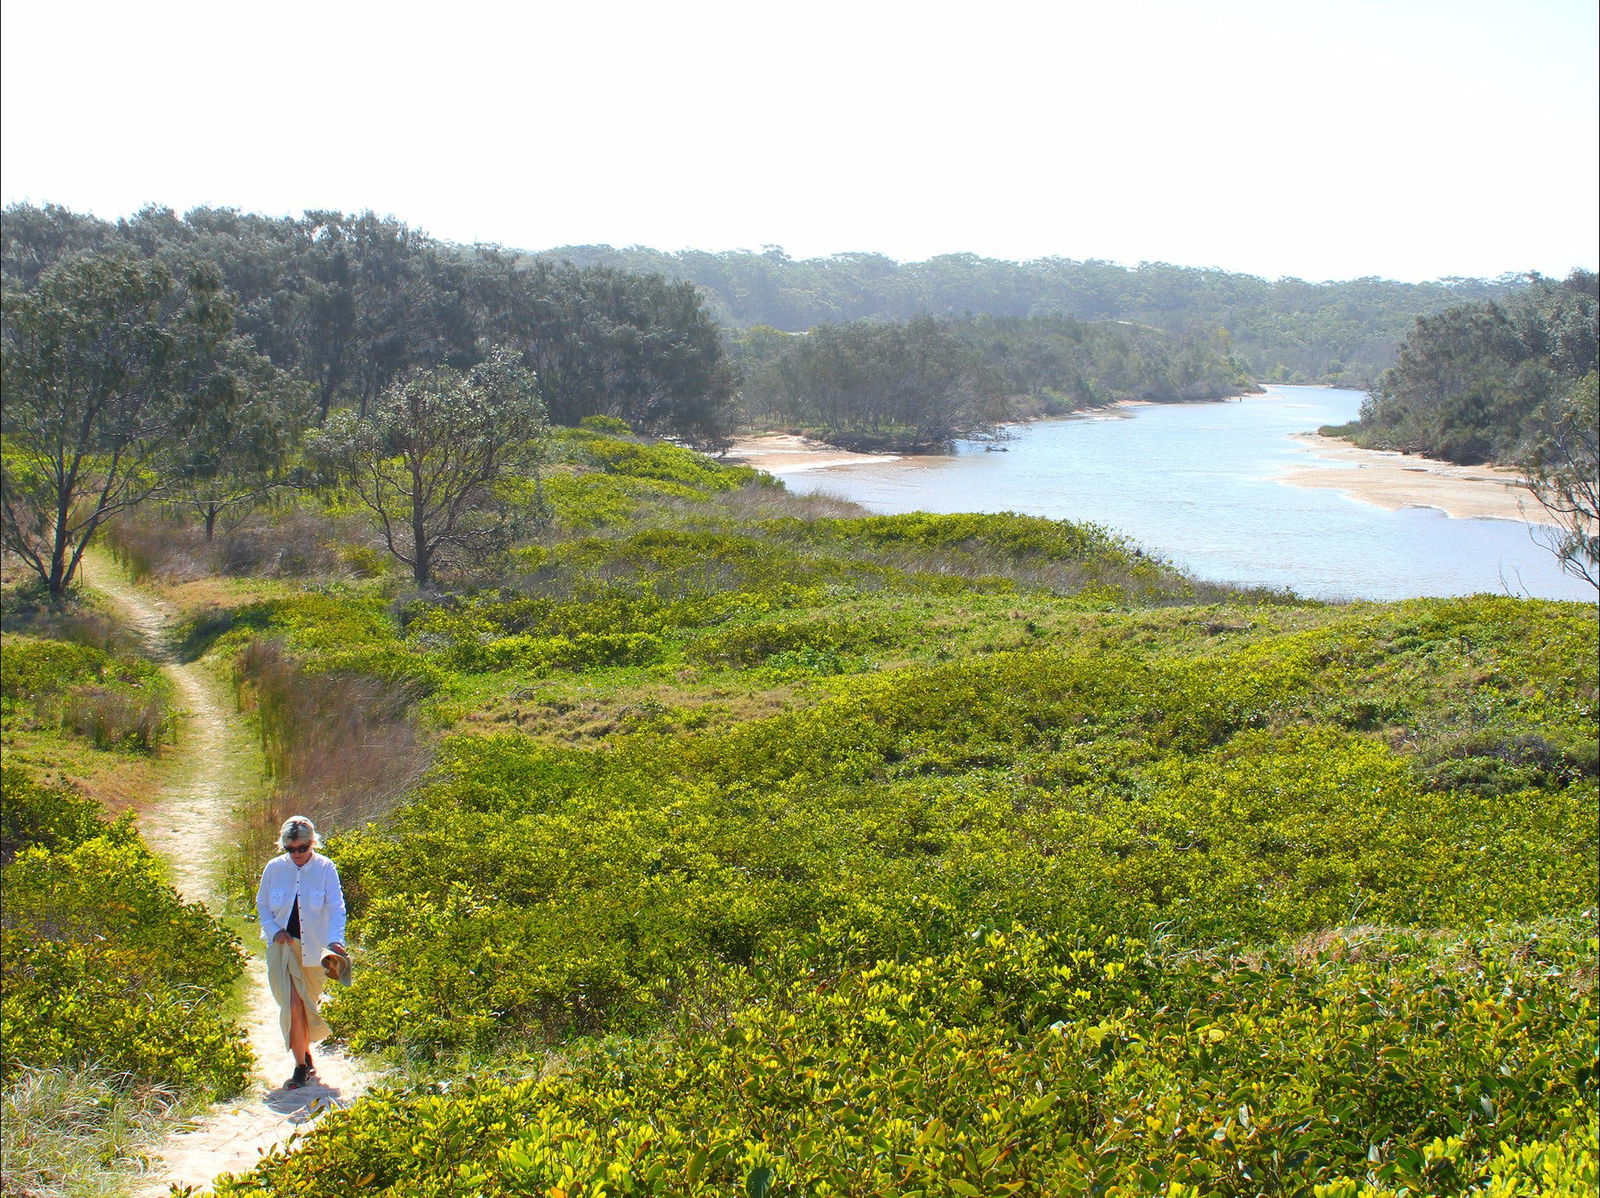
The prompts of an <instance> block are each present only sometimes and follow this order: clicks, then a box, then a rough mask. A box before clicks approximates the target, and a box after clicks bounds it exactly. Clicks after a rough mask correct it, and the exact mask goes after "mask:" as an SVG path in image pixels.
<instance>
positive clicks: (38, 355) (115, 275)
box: [0, 257, 259, 601]
mask: <svg viewBox="0 0 1600 1198" xmlns="http://www.w3.org/2000/svg"><path fill="white" fill-rule="evenodd" d="M232 321H233V314H232V307H231V305H230V303H229V301H228V298H227V296H226V295H225V293H224V292H223V291H222V286H221V279H220V277H219V275H218V274H217V272H216V271H215V270H214V269H210V268H205V267H200V268H196V269H194V270H192V271H191V272H190V273H189V274H188V275H186V276H185V277H183V278H178V277H176V276H174V274H173V273H172V272H171V271H170V270H169V269H168V268H167V267H166V266H164V265H163V264H161V263H160V262H155V261H149V260H145V261H140V260H137V259H132V258H126V257H91V258H82V259H72V260H68V261H66V262H64V263H63V264H61V265H60V266H58V267H55V268H53V269H51V270H49V271H47V272H45V273H44V274H43V275H41V276H40V277H39V280H38V283H37V286H36V287H35V288H34V289H33V290H31V291H26V292H23V291H14V290H8V291H7V292H6V294H5V298H4V335H3V354H4V379H5V405H4V409H3V415H0V436H3V453H0V468H3V473H0V535H3V538H4V545H5V548H6V549H7V550H8V551H10V552H11V553H14V554H16V555H17V557H19V558H20V559H21V560H22V561H23V562H25V563H26V564H27V566H28V567H29V568H30V569H31V570H32V571H33V572H34V573H35V574H37V576H38V577H39V579H40V581H41V582H42V583H43V584H44V585H45V587H46V588H47V589H48V591H49V593H50V596H51V598H52V600H56V601H59V600H60V599H61V598H62V597H63V596H64V595H65V593H66V591H67V589H68V587H69V586H70V585H71V583H72V578H73V575H74V574H75V573H76V571H77V569H78V566H79V564H80V562H81V561H82V559H83V553H84V550H85V549H86V548H87V547H88V545H89V543H90V542H91V540H92V539H93V538H94V535H95V533H96V531H97V530H98V529H99V528H100V526H101V525H102V524H104V523H105V521H106V520H107V519H109V518H110V517H111V516H113V515H115V514H116V513H118V512H121V511H125V510H127V509H128V508H130V507H133V506H135V505H137V504H139V503H141V502H143V501H145V500H147V499H149V498H151V497H152V496H155V495H158V494H164V493H170V492H171V491H173V490H174V489H175V488H177V487H178V486H179V485H180V484H181V482H182V480H183V479H184V477H185V476H186V471H185V464H186V457H187V455H188V454H189V453H190V452H191V450H192V447H193V444H194V443H195V440H196V438H197V437H198V438H200V439H201V440H204V439H205V438H206V437H207V436H208V433H207V431H206V430H208V429H214V428H217V427H219V426H227V425H229V424H231V423H233V421H234V420H235V419H236V418H238V417H240V416H241V415H242V414H243V413H244V412H245V411H246V410H247V409H248V407H249V406H250V404H251V402H252V398H253V396H252V391H251V387H250V383H251V381H252V380H251V378H250V374H251V373H252V372H253V371H254V367H255V364H254V363H252V362H250V361H249V359H250V357H251V355H250V354H249V352H248V350H246V349H245V348H244V347H242V346H240V345H237V344H231V343H230V338H231V335H232V327H233V326H232ZM241 365H242V366H244V367H245V369H244V370H240V369H235V367H238V366H241ZM258 377H259V375H258Z"/></svg>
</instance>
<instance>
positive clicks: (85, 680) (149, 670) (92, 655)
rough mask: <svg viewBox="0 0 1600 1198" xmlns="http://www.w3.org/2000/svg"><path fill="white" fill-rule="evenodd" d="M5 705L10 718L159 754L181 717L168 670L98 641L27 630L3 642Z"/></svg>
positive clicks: (1, 694)
mask: <svg viewBox="0 0 1600 1198" xmlns="http://www.w3.org/2000/svg"><path fill="white" fill-rule="evenodd" d="M0 676H3V680H0V702H3V703H4V707H5V711H6V718H7V719H8V720H25V719H27V718H29V717H30V716H31V718H32V719H34V720H35V721H38V722H41V723H46V724H53V725H58V726H60V727H62V728H65V729H67V730H68V731H70V732H73V733H75V734H77V735H79V736H81V737H83V738H84V739H86V740H88V741H89V742H90V743H91V744H93V745H94V746H95V747H96V748H97V749H122V750H127V751H132V752H138V753H152V752H154V751H155V750H156V749H157V748H158V747H160V745H161V744H163V743H164V742H165V741H167V740H168V739H170V738H171V737H172V735H173V727H174V723H175V717H174V714H173V712H172V711H171V709H170V706H169V696H168V686H167V683H166V681H165V679H164V677H163V676H162V674H161V671H160V670H159V669H158V668H157V667H156V666H154V665H153V664H151V663H150V662H148V661H144V660H143V659H141V658H137V657H132V656H128V655H118V654H113V653H110V652H107V651H106V650H104V649H99V648H95V647H94V646H91V645H84V644H78V643H75V642H71V641H61V640H53V639H45V638H40V637H32V636H25V635H19V634H11V635H8V636H7V637H6V638H5V639H4V640H3V642H0Z"/></svg>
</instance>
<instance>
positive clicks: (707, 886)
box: [206, 434, 1597, 1195]
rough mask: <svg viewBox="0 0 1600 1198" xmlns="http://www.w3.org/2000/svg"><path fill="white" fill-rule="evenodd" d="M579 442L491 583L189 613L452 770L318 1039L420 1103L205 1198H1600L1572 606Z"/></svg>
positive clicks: (1589, 763) (389, 812)
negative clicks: (385, 717) (880, 501)
mask: <svg viewBox="0 0 1600 1198" xmlns="http://www.w3.org/2000/svg"><path fill="white" fill-rule="evenodd" d="M611 442H615V444H612V443H611ZM574 443H576V444H579V445H581V447H582V450H583V453H582V455H581V461H580V460H578V457H577V456H576V455H575V456H574V458H573V459H571V460H567V459H562V458H561V457H560V456H559V455H557V456H556V461H555V463H554V466H553V468H552V471H551V473H550V475H549V477H548V478H547V479H546V487H545V497H546V501H547V502H548V503H549V505H550V507H551V510H552V513H553V521H554V523H553V524H552V526H551V528H550V530H549V532H548V533H547V535H545V536H544V537H542V538H541V539H540V540H539V541H538V542H537V543H532V544H529V545H527V546H525V547H524V548H522V549H520V550H518V551H517V552H516V554H515V555H514V558H513V561H514V568H512V569H509V570H505V571H502V572H500V573H499V575H498V576H497V577H496V578H495V579H494V585H485V584H484V583H483V581H482V580H479V582H478V585H476V586H473V587H471V588H468V587H464V586H463V587H460V588H455V589H452V590H450V591H449V592H447V593H429V594H420V595H408V594H406V593H405V592H404V590H403V588H402V587H401V586H399V585H397V584H395V583H394V582H392V581H387V580H386V579H385V576H384V575H383V574H381V573H378V574H375V575H373V576H370V577H367V578H365V579H362V578H346V579H345V580H343V581H342V582H340V583H339V584H338V585H334V586H330V585H326V584H323V585H318V586H315V587H310V586H303V585H301V584H298V583H293V582H291V581H283V582H281V583H280V584H279V585H278V586H277V587H276V588H275V589H274V590H273V592H272V593H271V594H256V595H252V596H250V597H249V600H248V602H241V603H239V604H236V605H233V606H231V607H228V608H227V609H226V610H222V611H218V612H215V613H213V614H212V615H211V616H209V617H208V618H207V623H206V627H207V629H208V630H209V631H208V633H207V638H206V644H207V645H208V647H209V652H211V653H212V654H215V655H218V657H219V658H221V659H226V660H233V661H236V662H238V663H239V667H240V670H241V673H240V675H239V685H240V693H241V695H243V696H245V697H246V698H247V700H248V701H249V702H250V703H254V704H261V703H266V704H267V706H268V707H272V709H273V710H282V711H287V710H290V706H289V705H287V704H278V705H277V706H276V707H274V706H273V704H274V703H276V702H277V701H276V700H275V699H274V698H273V696H281V695H282V694H284V693H287V692H291V691H294V692H299V693H305V694H308V695H323V696H325V701H326V702H327V703H330V704H332V703H337V702H340V701H341V700H340V699H339V696H341V695H347V694H348V693H350V692H347V691H344V690H341V689H339V688H338V687H336V686H335V685H334V684H333V683H332V682H331V681H327V680H328V679H330V678H331V677H333V676H347V677H360V678H365V679H368V680H372V681H373V682H374V683H375V684H376V683H382V684H383V686H385V687H387V688H389V689H388V691H387V692H386V693H389V694H392V695H394V696H396V699H395V702H396V708H395V710H396V712H397V713H400V714H404V715H405V716H406V718H409V719H411V720H413V721H414V723H415V726H416V727H417V728H418V729H420V730H423V731H425V732H426V733H427V735H428V736H430V737H432V738H433V739H432V740H431V742H430V743H431V745H432V748H433V752H434V758H433V764H432V767H431V769H430V770H429V771H428V773H427V774H426V775H425V776H424V777H423V778H422V779H421V782H420V784H419V785H417V786H416V787H414V788H409V789H404V788H402V791H401V792H400V793H391V794H389V795H388V797H387V799H386V800H385V804H384V805H378V806H373V807H370V808H366V809H364V814H363V817H362V819H361V820H359V821H358V820H355V819H350V820H347V821H344V822H342V823H340V824H339V827H338V831H339V834H338V835H337V836H336V837H335V839H334V841H333V843H332V845H331V848H330V851H331V853H332V855H333V856H335V858H336V859H337V860H338V861H339V863H340V866H341V871H342V872H343V874H344V876H345V878H346V886H347V891H348V894H349V896H350V898H351V901H352V907H353V912H354V915H355V920H354V923H353V931H354V933H355V935H356V937H357V938H358V940H359V956H358V962H359V967H360V973H359V980H358V982H357V984H356V985H355V986H354V987H353V988H352V989H350V990H349V991H348V992H345V993H343V994H341V995H340V996H339V998H338V1000H337V1002H335V1003H334V1004H333V1005H332V1009H331V1012H330V1016H331V1018H332V1020H333V1022H334V1024H335V1027H336V1028H337V1029H338V1030H339V1032H340V1034H341V1035H342V1036H344V1037H346V1038H347V1039H348V1041H349V1044H350V1045H351V1047H352V1048H354V1049H356V1050H358V1051H360V1052H365V1053H372V1054H377V1055H380V1056H381V1055H385V1054H387V1055H391V1056H392V1057H393V1058H394V1059H396V1060H403V1061H406V1062H409V1067H410V1068H411V1070H412V1077H413V1078H414V1084H411V1085H408V1086H402V1087H399V1088H396V1089H392V1090H387V1091H383V1092H378V1093H373V1094H369V1095H368V1096H367V1097H366V1098H365V1099H363V1100H362V1101H361V1102H359V1103H357V1104H356V1105H354V1106H353V1107H351V1108H350V1109H348V1110H345V1111H338V1112H334V1113H331V1114H329V1115H328V1116H326V1117H325V1118H324V1119H323V1120H322V1121H321V1122H319V1123H318V1125H317V1126H316V1128H315V1129H313V1130H312V1131H311V1132H310V1133H309V1134H308V1135H307V1136H305V1137H304V1138H303V1139H301V1140H299V1141H297V1142H296V1143H295V1144H293V1145H291V1146H289V1147H288V1148H286V1149H285V1150H283V1151H281V1152H278V1153H274V1154H272V1155H271V1156H269V1157H268V1158H267V1159H265V1160H263V1161H262V1162H261V1164H260V1165H259V1166H258V1167H257V1168H255V1169H253V1170H251V1171H250V1172H249V1173H248V1174H246V1175H244V1176H242V1177H239V1178H234V1179H230V1180H223V1181H221V1182H219V1185H218V1191H219V1193H222V1194H232V1195H255V1194H259V1193H264V1192H270V1193H325V1192H341V1193H342V1192H383V1193H390V1194H396V1195H398V1194H427V1193H448V1192H483V1193H504V1194H513V1193H548V1194H554V1193H561V1194H566V1195H577V1194H592V1193H599V1192H602V1187H603V1188H604V1192H607V1193H629V1194H694V1193H706V1194H712V1193H716V1194H722V1193H735V1192H744V1193H749V1194H796V1195H798V1194H806V1193H820V1192H832V1193H839V1194H859V1195H868V1194H874V1195H876V1194H884V1195H887V1194H910V1193H918V1192H920V1193H924V1194H962V1195H974V1194H1008V1193H1010V1194H1053V1193H1070V1192H1088V1191H1091V1190H1094V1189H1096V1188H1098V1189H1099V1190H1100V1191H1101V1192H1105V1193H1128V1194H1138V1193H1151V1194H1155V1193H1179V1192H1182V1193H1188V1192H1199V1193H1237V1194H1256V1193H1280V1192H1281V1193H1287V1192H1312V1191H1313V1189H1314V1188H1317V1187H1325V1188H1322V1189H1320V1190H1319V1191H1318V1192H1321V1193H1326V1194H1340V1195H1343V1194H1350V1195H1354V1194H1356V1193H1358V1192H1363V1190H1362V1187H1363V1186H1370V1187H1371V1188H1370V1189H1369V1190H1367V1191H1365V1192H1369V1193H1380V1194H1389V1193H1394V1194H1398V1193H1401V1192H1407V1191H1409V1192H1428V1193H1460V1192H1466V1191H1468V1190H1470V1189H1472V1188H1473V1187H1475V1186H1481V1184H1482V1182H1483V1179H1485V1178H1487V1179H1490V1181H1491V1183H1492V1184H1494V1185H1499V1186H1501V1187H1503V1188H1504V1189H1505V1191H1506V1192H1516V1188H1517V1187H1519V1186H1521V1187H1523V1188H1525V1189H1528V1190H1530V1191H1531V1190H1540V1191H1542V1192H1580V1191H1581V1190H1582V1188H1583V1187H1584V1186H1586V1185H1588V1184H1589V1181H1590V1180H1591V1179H1592V1178H1593V1175H1594V1170H1595V1154H1594V1150H1593V1140H1594V1135H1595V1116H1594V1100H1595V1077H1594V1072H1593V1050H1592V1044H1590V1043H1589V1042H1588V1030H1587V1029H1589V1028H1592V1025H1593V1020H1594V1018H1595V997H1594V967H1593V957H1594V953H1595V948H1596V946H1595V941H1594V934H1593V926H1592V905H1593V893H1594V890H1595V885H1596V875H1597V865H1596V852H1597V849H1596V832H1595V828H1594V821H1593V818H1592V815H1593V809H1594V804H1595V801H1596V775H1597V765H1596V756H1597V752H1596V694H1597V678H1596V653H1595V650H1596V632H1595V625H1594V621H1593V613H1592V611H1590V610H1589V609H1587V608H1586V607H1584V606H1581V605H1577V604H1562V603H1550V602H1537V601H1526V600H1517V599H1511V598H1505V597H1494V596H1476V597H1471V598H1464V599H1452V600H1413V601H1408V602H1403V603H1392V604H1355V605H1349V606H1329V605H1323V604H1317V603H1309V602H1304V601H1300V600H1297V599H1295V598H1294V597H1293V596H1288V595H1282V594H1276V593H1238V592H1228V591H1224V590H1221V589H1218V588H1207V587H1203V586H1201V585H1200V584H1196V583H1194V582H1193V581H1192V580H1188V579H1184V578H1182V577H1181V576H1179V575H1177V574H1175V573H1173V572H1172V571H1170V570H1168V569H1166V568H1165V567H1162V566H1160V565H1159V564H1156V563H1152V562H1151V561H1150V560H1149V559H1147V558H1145V557H1143V556H1142V555H1140V554H1138V553H1137V552H1136V551H1135V549H1134V547H1132V546H1129V545H1127V544H1125V543H1124V542H1122V541H1120V540H1119V539H1118V538H1116V537H1114V536H1111V535H1109V534H1107V533H1105V532H1104V531H1103V530H1100V529H1097V528H1094V527H1093V526H1086V525H1071V524H1065V523H1058V522H1051V521H1047V520H1036V519H1031V518H1026V517H1018V516H964V515H958V516H929V515H910V516H895V517H874V516H866V515H861V514H852V513H849V512H846V511H841V510H838V509H837V508H830V509H829V510H828V511H827V513H826V514H822V515H819V514H817V511H816V509H815V508H814V506H812V505H808V504H805V503H802V502H800V501H791V500H789V499H787V498H786V497H785V496H783V494H782V493H781V492H780V491H777V490H775V489H774V488H772V487H771V486H770V485H766V484H765V483H763V481H762V480H761V479H759V478H757V477H755V476H754V475H753V474H752V473H751V472H749V471H747V470H746V471H736V470H722V469H719V468H717V467H715V466H714V465H708V464H706V463H705V461H704V459H699V458H696V457H695V456H694V455H692V454H689V453H687V451H683V450H677V449H674V448H673V447H670V446H663V445H654V446H650V445H640V444H636V443H633V442H630V441H627V440H626V439H623V438H612V437H601V436H598V435H593V434H583V435H574ZM267 644H271V645H272V646H274V648H273V650H272V652H271V653H268V652H266V651H265V650H264V649H263V648H262V646H264V645H267ZM269 667H270V668H269ZM324 714H326V715H327V716H328V717H330V719H331V718H332V717H333V716H334V715H335V714H337V713H336V712H335V711H334V710H333V709H332V708H330V709H329V710H328V711H326V712H325V713H324ZM318 726H319V724H318V722H317V721H307V720H305V719H297V720H296V721H295V722H292V723H290V724H286V725H283V726H281V727H277V728H276V730H275V731H274V732H273V737H274V740H273V744H274V746H275V749H274V751H275V752H276V753H278V754H279V757H278V760H279V761H280V762H281V766H280V768H281V769H282V770H284V771H286V773H287V774H292V773H293V772H294V771H295V770H296V769H298V768H300V767H299V766H297V765H296V762H297V761H299V760H301V752H302V747H305V748H306V752H308V753H311V750H313V749H314V750H315V752H314V753H311V756H316V755H317V754H318V753H323V752H324V750H325V748H326V745H325V744H323V743H322V742H317V743H316V744H313V743H312V742H313V741H315V737H313V736H310V735H308V734H309V733H311V732H313V731H315V729H316V727H318ZM351 743H352V744H354V743H355V742H353V741H352V742H351ZM341 751H343V750H341ZM374 785H375V786H376V785H378V784H377V783H374ZM384 785H389V783H385V784H384ZM350 801H351V803H352V806H351V808H350V810H352V811H354V810H356V809H357V805H356V799H355V798H351V800H350ZM1586 912H1590V914H1586ZM1183 1187H1187V1188H1183Z"/></svg>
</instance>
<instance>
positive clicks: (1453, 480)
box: [1280, 433, 1544, 521]
mask: <svg viewBox="0 0 1600 1198" xmlns="http://www.w3.org/2000/svg"><path fill="white" fill-rule="evenodd" d="M1294 440H1296V441H1299V442H1300V443H1301V444H1302V445H1304V446H1305V447H1306V450H1307V453H1308V454H1309V455H1310V456H1309V457H1308V459H1307V461H1306V462H1305V463H1304V464H1303V465H1296V466H1292V467H1290V469H1289V471H1288V472H1287V473H1286V474H1284V475H1283V476H1282V478H1281V480H1280V481H1282V482H1286V483H1288V484H1290V485H1291V486H1296V487H1332V488H1334V489H1336V490H1340V491H1345V492H1347V493H1348V494H1349V495H1350V496H1351V497H1352V498H1353V499H1359V500H1361V501H1362V502H1363V503H1371V504H1376V505H1377V506H1378V507H1382V508H1387V509H1388V510H1390V511H1395V510H1397V509H1399V508H1403V507H1431V508H1438V509H1439V510H1440V511H1442V512H1444V513H1445V514H1446V515H1448V516H1455V517H1457V518H1459V519H1482V520H1535V521H1538V520H1539V519H1540V518H1541V517H1542V516H1543V514H1544V512H1543V509H1542V508H1540V507H1539V504H1538V501H1537V500H1535V499H1534V498H1533V496H1532V494H1531V493H1529V491H1528V490H1527V488H1525V487H1524V486H1522V474H1521V472H1520V471H1517V470H1509V469H1506V468H1504V467H1501V466H1457V465H1456V464H1455V463H1454V462H1442V461H1439V460H1437V459H1435V458H1424V457H1418V456H1417V455H1415V454H1405V453H1395V452H1393V451H1390V450H1381V449H1361V448H1359V447H1358V446H1355V445H1352V444H1350V442H1348V441H1342V440H1339V439H1338V438H1336V437H1324V436H1320V435H1318V434H1317V433H1300V434H1297V435H1296V436H1295V437H1294ZM1330 460H1331V461H1332V462H1336V463H1339V464H1338V465H1328V464H1326V463H1327V462H1329V461H1330Z"/></svg>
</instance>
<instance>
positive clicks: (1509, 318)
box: [1356, 271, 1600, 465]
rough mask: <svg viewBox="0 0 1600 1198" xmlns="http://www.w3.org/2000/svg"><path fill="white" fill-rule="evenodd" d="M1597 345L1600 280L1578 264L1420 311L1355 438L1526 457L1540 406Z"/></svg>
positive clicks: (1563, 388) (1455, 453)
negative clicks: (1556, 277) (1557, 275)
mask: <svg viewBox="0 0 1600 1198" xmlns="http://www.w3.org/2000/svg"><path fill="white" fill-rule="evenodd" d="M1597 344H1600V301H1597V294H1596V280H1595V276H1594V275H1593V274H1589V273H1586V272H1583V271H1574V272H1573V273H1572V275H1571V276H1570V277H1569V278H1568V279H1566V280H1565V281H1564V282H1561V283H1555V282H1551V281H1549V280H1543V279H1541V280H1537V281H1536V282H1535V284H1534V286H1532V287H1531V288H1529V289H1528V290H1527V291H1526V292H1522V293H1520V294H1519V295H1517V296H1516V297H1515V298H1514V299H1512V300H1508V301H1507V302H1506V303H1504V304H1498V303H1493V302H1481V303H1477V304H1466V305H1462V306H1460V307H1454V308H1450V309H1448V310H1446V311H1444V312H1442V313H1440V314H1439V315H1437V316H1432V317H1423V318H1419V319H1418V321H1417V324H1416V327H1415V328H1414V329H1413V330H1412V331H1411V333H1410V335H1409V336H1408V337H1407V338H1406V341H1405V344H1404V345H1402V346H1401V348H1400V355H1399V360H1398V361H1397V362H1396V363H1395V365H1394V366H1393V367H1391V368H1390V369H1389V370H1387V371H1385V372H1384V374H1383V375H1382V376H1381V377H1380V378H1379V379H1378V382H1377V385H1376V386H1375V387H1374V388H1373V391H1372V394H1371V396H1370V397H1369V398H1368V400H1367V402H1366V403H1365V404H1363V406H1362V412H1361V421H1360V424H1359V426H1358V429H1357V432H1356V440H1357V441H1358V442H1359V443H1360V444H1363V445H1373V446H1377V447H1380V448H1385V449H1403V450H1407V451H1409V452H1420V453H1425V454H1430V455H1432V456H1434V457H1440V458H1445V459H1447V460H1449V461H1453V462H1464V463H1467V464H1469V465H1470V464H1475V463H1478V462H1484V461H1496V462H1507V463H1514V462H1525V461H1529V460H1531V459H1532V458H1533V457H1534V456H1535V455H1536V452H1537V445H1538V436H1539V433H1540V431H1541V430H1540V429H1539V427H1538V424H1539V422H1540V415H1541V409H1542V407H1543V405H1545V404H1547V403H1549V402H1550V401H1552V400H1556V399H1559V398H1560V397H1561V396H1563V395H1564V394H1566V393H1567V392H1568V391H1569V390H1570V389H1571V388H1572V387H1573V386H1574V385H1575V384H1577V383H1578V381H1579V380H1580V379H1581V378H1582V377H1583V376H1584V375H1585V374H1588V373H1589V372H1591V371H1592V370H1593V369H1594V364H1595V354H1596V348H1597ZM1591 460H1592V459H1591Z"/></svg>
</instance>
